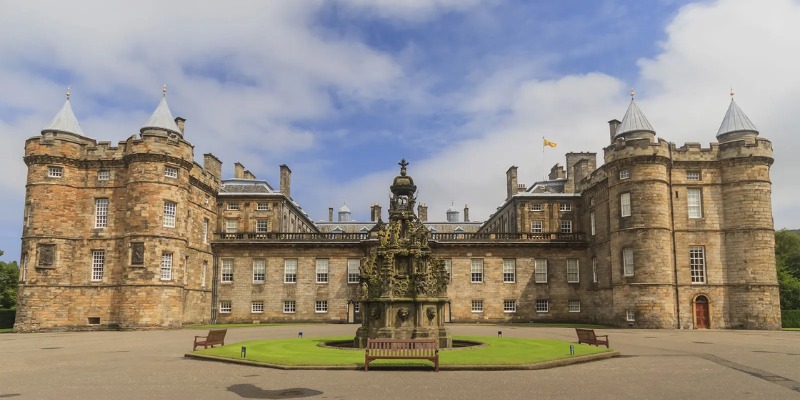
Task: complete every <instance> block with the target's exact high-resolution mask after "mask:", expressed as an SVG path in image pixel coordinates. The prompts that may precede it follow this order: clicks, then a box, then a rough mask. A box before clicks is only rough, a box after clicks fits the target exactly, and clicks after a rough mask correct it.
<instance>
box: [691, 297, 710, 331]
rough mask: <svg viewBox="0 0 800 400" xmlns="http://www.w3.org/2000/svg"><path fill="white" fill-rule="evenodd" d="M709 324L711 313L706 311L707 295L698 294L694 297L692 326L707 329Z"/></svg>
mask: <svg viewBox="0 0 800 400" xmlns="http://www.w3.org/2000/svg"><path fill="white" fill-rule="evenodd" d="M710 326H711V315H710V314H709V312H708V297H706V296H703V295H700V296H697V297H696V298H695V299H694V327H695V328H696V329H708V328H709V327H710Z"/></svg>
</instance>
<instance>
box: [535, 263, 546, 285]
mask: <svg viewBox="0 0 800 400" xmlns="http://www.w3.org/2000/svg"><path fill="white" fill-rule="evenodd" d="M533 271H534V272H533V281H534V282H535V283H547V259H546V258H535V259H534V260H533Z"/></svg>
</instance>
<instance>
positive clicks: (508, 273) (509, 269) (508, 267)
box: [503, 258, 517, 283]
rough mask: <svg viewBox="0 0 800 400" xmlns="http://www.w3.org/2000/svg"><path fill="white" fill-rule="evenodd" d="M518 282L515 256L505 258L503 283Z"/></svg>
mask: <svg viewBox="0 0 800 400" xmlns="http://www.w3.org/2000/svg"><path fill="white" fill-rule="evenodd" d="M516 282H517V260H516V259H513V258H504V259H503V283H516Z"/></svg>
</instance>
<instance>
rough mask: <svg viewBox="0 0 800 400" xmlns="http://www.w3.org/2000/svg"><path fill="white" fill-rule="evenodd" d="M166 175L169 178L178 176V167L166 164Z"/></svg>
mask: <svg viewBox="0 0 800 400" xmlns="http://www.w3.org/2000/svg"><path fill="white" fill-rule="evenodd" d="M164 176H166V177H167V178H172V179H175V178H177V177H178V169H177V168H175V167H170V166H165V167H164Z"/></svg>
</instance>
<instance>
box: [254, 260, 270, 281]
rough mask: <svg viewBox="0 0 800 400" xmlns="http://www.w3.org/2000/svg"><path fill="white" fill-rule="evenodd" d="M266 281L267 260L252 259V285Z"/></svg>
mask: <svg viewBox="0 0 800 400" xmlns="http://www.w3.org/2000/svg"><path fill="white" fill-rule="evenodd" d="M266 280H267V260H266V259H263V258H256V259H253V283H264V282H266Z"/></svg>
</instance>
